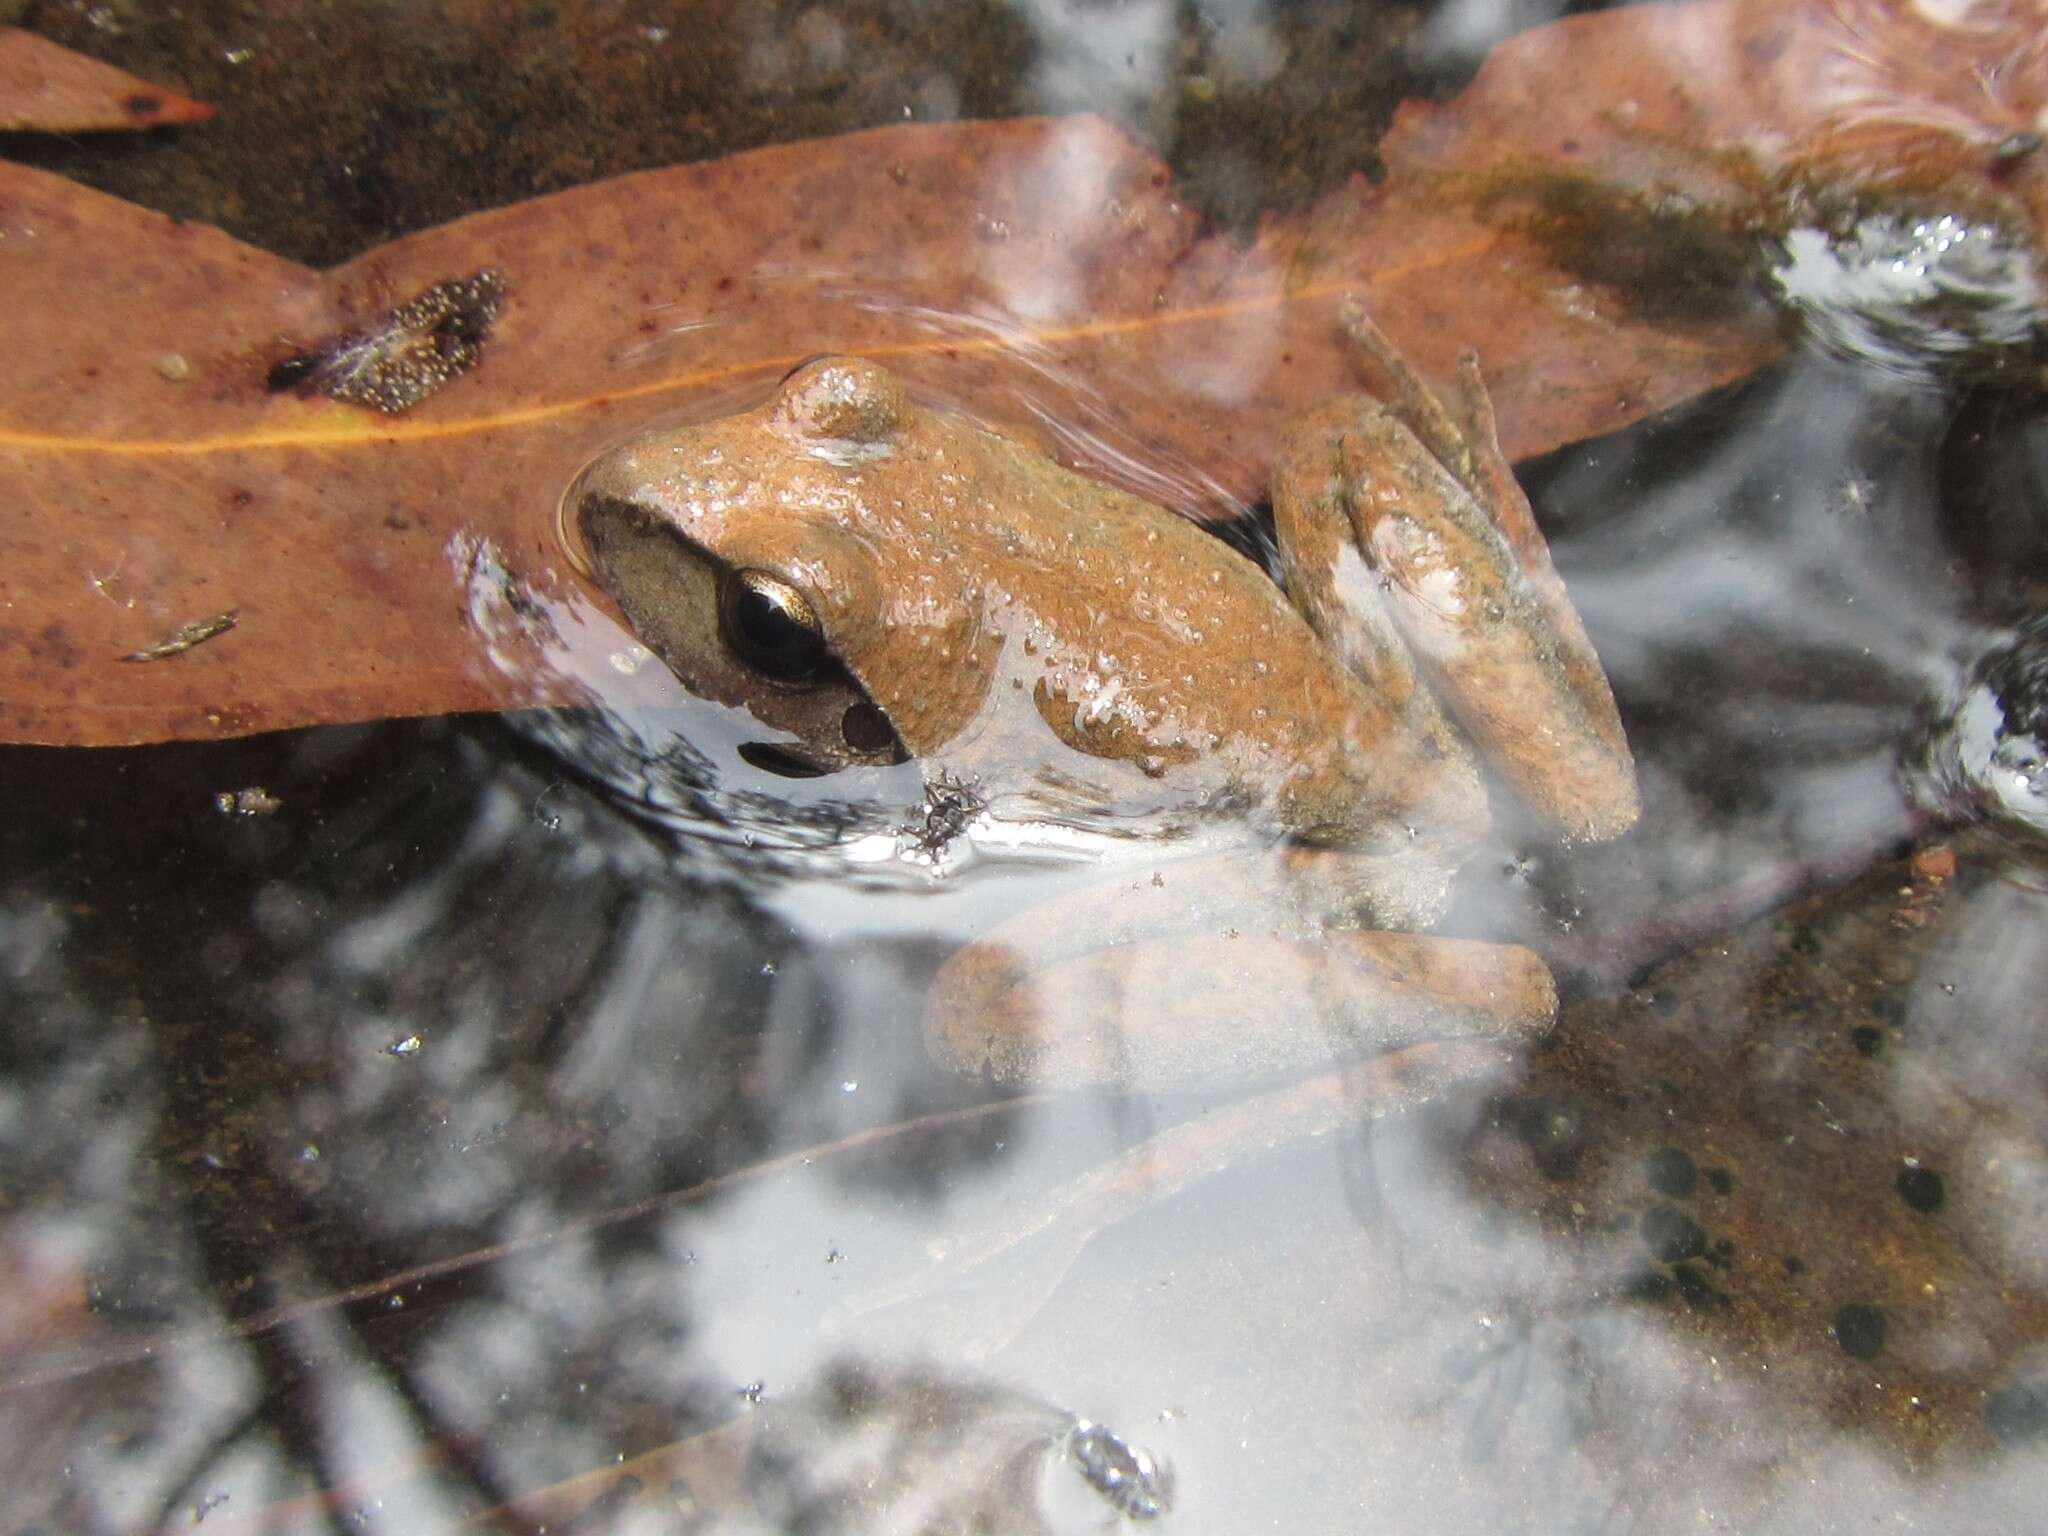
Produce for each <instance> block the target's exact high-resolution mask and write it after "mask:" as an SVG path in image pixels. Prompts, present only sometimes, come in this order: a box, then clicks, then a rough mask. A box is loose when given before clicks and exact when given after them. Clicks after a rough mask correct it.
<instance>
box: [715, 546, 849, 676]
mask: <svg viewBox="0 0 2048 1536" xmlns="http://www.w3.org/2000/svg"><path fill="white" fill-rule="evenodd" d="M718 615H719V622H720V624H721V625H722V627H723V628H724V630H725V643H726V644H727V645H729V646H731V647H732V652H733V654H734V655H735V656H737V657H738V658H739V659H740V660H741V661H742V662H743V663H745V664H746V665H747V666H749V667H751V668H753V669H754V670H755V671H756V672H759V673H760V674H761V675H762V676H763V677H768V678H773V679H774V680H775V681H776V682H779V683H796V682H802V681H804V680H805V679H806V678H809V677H810V676H811V675H812V674H814V673H815V672H816V671H817V670H818V669H819V667H820V666H822V665H823V664H824V662H825V661H826V660H827V658H828V657H829V656H830V654H831V653H830V652H829V651H828V650H827V649H826V647H825V631H824V628H823V626H821V625H820V624H819V622H818V613H817V610H816V609H815V608H813V607H812V606H811V600H810V599H809V598H808V597H805V596H804V595H803V593H801V592H799V591H798V590H797V589H796V588H795V587H793V586H791V585H790V584H789V583H788V582H786V581H784V580H783V579H782V578H781V577H780V576H777V575H776V574H774V572H772V571H756V570H740V571H729V572H727V573H726V576H725V579H724V580H723V581H722V582H720V583H719V588H718Z"/></svg>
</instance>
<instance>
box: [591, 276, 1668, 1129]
mask: <svg viewBox="0 0 2048 1536" xmlns="http://www.w3.org/2000/svg"><path fill="white" fill-rule="evenodd" d="M1345 321H1346V325H1347V327H1348V328H1349V329H1350V330H1351V332H1352V334H1353V336H1354V337H1355V338H1356V339H1357V340H1358V341H1359V343H1360V344H1361V345H1362V346H1363V347H1364V348H1365V349H1366V350H1367V351H1368V352H1370V353H1371V354H1372V355H1373V356H1374V357H1375V358H1376V360H1377V361H1378V363H1379V365H1380V367H1381V369H1382V370H1383V371H1384V372H1385V373H1386V375H1387V377H1388V378H1389V379H1390V380H1391V382H1392V385H1393V391H1392V392H1393V395H1394V400H1393V403H1391V404H1382V403H1380V402H1378V401H1375V400H1372V399H1370V398H1359V399H1351V400H1345V401H1341V402H1338V403H1334V404H1331V405H1328V406H1326V407H1323V408H1321V409H1319V410H1316V411H1314V412H1313V413H1312V414H1310V415H1308V416H1307V417H1306V418H1305V419H1303V420H1302V421H1300V422H1299V423H1298V424H1297V425H1296V426H1295V427H1294V428H1293V429H1292V430H1291V431H1290V432H1289V433H1288V435H1287V436H1286V439H1285V441H1284V443H1283V445H1282V447H1281V451H1280V453H1279V455H1278V458H1277V461H1276V468H1275V470H1274V475H1273V481H1272V501H1273V516H1274V523H1275V532H1276V535H1277V538H1278V542H1279V546H1280V552H1281V553H1280V561H1281V564H1282V567H1283V572H1284V580H1285V590H1284V591H1283V590H1282V588H1281V587H1280V586H1278V585H1276V584H1275V583H1274V582H1273V581H1272V580H1271V579H1270V578H1269V577H1268V575H1267V574H1266V572H1265V571H1264V570H1262V569H1261V568H1260V567H1259V566H1258V565H1256V564H1254V563H1253V562H1252V561H1251V560H1249V559H1247V558H1245V557H1244V556H1243V555H1241V554H1239V553H1237V552H1236V551H1235V550H1234V549H1232V548H1231V547H1229V546H1228V545H1227V544H1225V543H1224V542H1223V541H1221V540H1219V539H1217V538H1216V537H1214V536H1212V535H1211V534H1209V533H1208V532H1205V531H1204V530H1203V529H1201V528H1200V527H1198V526H1196V525H1195V524H1194V523H1192V522H1190V521H1188V520H1186V519H1184V518H1182V517H1180V516H1177V515H1175V514H1174V513H1171V512H1169V511H1166V510H1164V509H1162V508H1160V507H1156V506H1153V505H1150V504H1149V503H1147V502H1145V501H1144V500H1142V499H1140V498H1138V497H1136V496H1133V495H1131V494H1128V493H1127V492H1125V491H1122V490H1119V489H1116V488H1113V487H1111V486H1108V485H1105V484H1102V483H1099V482H1097V481H1095V480H1091V479H1089V478H1087V477H1085V476H1083V475H1080V474H1077V473H1075V472H1073V471H1071V470H1068V469H1065V468H1063V467H1061V466H1059V465H1057V464H1055V463H1053V462H1052V461H1051V460H1050V459H1048V458H1047V457H1045V456H1044V454H1042V453H1041V452H1039V451H1038V450H1037V449H1036V448H1034V447H1032V446H1029V445H1027V444H1025V443H1023V442H1021V441H1018V440H1016V439H1014V438H1012V437H1010V436H1007V435H1004V434H1002V433H999V432H996V431H993V430H990V429H989V428H987V427H984V426H982V425H979V424H977V423H976V422H974V421H971V420H969V419H966V418H965V417H963V416H960V415H957V414H954V413H952V412H949V411H946V410H942V409H938V408H934V407H929V406H925V405H921V404H919V403H916V402H914V401H913V400H912V399H911V398H910V397H909V396H908V395H907V394H906V392H905V389H904V387H903V385H902V383H901V382H900V381H899V380H898V379H897V378H896V377H895V376H894V375H892V374H891V373H890V372H888V371H887V370H886V369H884V368H882V367H881V366H879V365H877V364H875V363H873V362H869V361H864V360H861V359H858V358H850V357H826V358H820V359H817V360H814V361H812V362H809V363H806V364H804V365H803V366H801V367H799V368H797V369H796V370H794V371H793V372H792V373H790V374H789V375H788V377H786V378H785V379H784V380H783V381H782V383H781V385H780V387H779V388H778V389H777V390H776V391H775V394H774V397H773V398H772V399H770V400H769V401H768V402H767V403H766V404H765V405H763V406H761V407H760V408H759V409H757V410H753V411H749V412H746V413H743V414H740V415H734V416H729V417H725V418H723V419H720V420H716V421H709V422H705V423H702V424H701V425H696V426H690V427H685V428H681V429H677V430H670V431H661V432H656V433H651V434H649V435H646V436H642V437H640V438H637V439H635V440H633V441H630V442H628V443H626V444H624V445H623V446H621V447H618V448H616V449H614V450H612V451H610V452H608V453H606V454H605V455H604V456H602V457H601V458H599V459H597V460H596V461H595V462H593V463H592V464H590V465H589V466H588V467H586V468H585V469H584V471H583V472H582V474H581V475H580V476H579V477H578V479H577V481H576V482H575V484H574V485H573V486H572V487H571V489H570V492H569V499H568V502H567V504H566V505H567V509H568V510H569V511H570V512H571V513H572V514H573V516H574V518H575V520H576V525H577V528H578V529H579V531H580V535H581V538H582V541H583V544H584V549H585V553H586V556H587V559H588V563H589V565H590V568H591V569H592V571H593V573H594V574H595V576H596V578H597V580H598V581H599V582H601V583H602V585H603V586H604V588H605V590H606V591H607V592H608V593H609V594H610V595H611V597H612V598H613V599H614V600H615V601H616V602H617V604H618V606H619V607H620V608H621V609H623V610H624V612H625V614H626V617H627V618H628V620H629V621H630V622H631V624H632V625H633V627H634V628H635V630H636V631H637V632H638V633H639V635H640V637H641V639H642V640H644V641H645V642H646V644H647V645H648V646H649V647H650V648H651V649H652V650H653V651H654V653H655V654H656V655H658V656H659V657H660V658H661V659H662V660H663V661H664V662H666V663H667V664H668V666H669V667H670V668H671V669H672V670H673V671H674V672H675V673H676V674H677V675H678V676H679V677H680V678H681V679H682V680H683V682H684V683H685V684H686V685H687V686H689V687H690V688H691V689H692V690H693V691H696V692H698V693H700V694H704V695H706V696H708V697H711V698H714V699H719V700H722V701H725V702H729V703H731V702H743V703H744V704H745V705H746V706H747V707H748V708H749V709H750V710H751V711H752V712H753V713H754V715H755V716H756V717H757V718H758V719H759V720H760V721H761V722H762V723H764V724H765V725H767V726H769V727H771V728H773V730H774V731H775V732H776V734H777V736H778V739H777V741H776V742H775V743H774V744H772V745H767V746H762V747H759V748H757V749H755V750H756V753H757V754H758V755H757V757H756V759H755V760H756V761H758V762H760V763H762V764H764V765H766V766H771V767H777V768H779V769H781V770H782V771H785V772H792V773H796V772H801V773H823V772H830V771H833V770H836V769H840V768H844V767H847V766H850V765H855V764H862V763H875V762H888V761H900V760H901V759H902V758H903V757H905V756H906V755H908V756H910V757H914V758H916V759H918V760H920V761H921V762H922V763H923V764H925V765H926V771H927V782H945V783H948V784H964V785H969V786H972V788H973V790H974V792H975V793H976V794H977V795H978V796H980V797H981V798H983V799H985V800H987V801H988V802H990V803H991V804H992V805H995V806H997V807H1001V806H1002V804H1003V803H1004V800H1005V798H1006V797H1015V798H1016V799H1017V801H1018V803H1024V804H1034V805H1037V806H1039V807H1041V808H1043V807H1046V806H1054V807H1065V808H1067V809H1068V810H1070V811H1071V810H1074V809H1077V808H1087V809H1092V810H1096V811H1099V812H1102V813H1104V814H1125V815H1130V816H1133V817H1137V818H1140V819H1142V818H1144V817H1146V816H1153V817H1158V816H1160V815H1162V814H1163V813H1167V812H1172V813H1175V814H1177V815H1179V816H1180V818H1181V821H1182V823H1183V824H1188V823H1193V824H1202V825H1209V826H1213V825H1214V824H1217V823H1220V822H1223V821H1225V820H1228V821H1230V822H1232V823H1233V824H1234V825H1236V826H1237V827H1239V828H1240V829H1248V830H1246V832H1245V837H1244V841H1245V842H1246V843H1247V844H1248V846H1247V847H1244V848H1241V849H1240V850H1239V851H1238V852H1236V853H1221V854H1217V853H1206V854H1203V855H1202V856H1199V857H1190V858H1185V859H1175V860H1172V861H1167V860H1164V859H1162V860H1160V861H1158V862H1157V863H1156V864H1155V865H1154V866H1152V867H1150V868H1147V869H1144V870H1142V871H1141V872H1140V874H1139V877H1138V878H1137V879H1136V880H1135V881H1133V880H1132V879H1130V878H1128V877H1127V878H1123V879H1120V880H1117V881H1114V882H1111V883H1109V884H1105V885H1103V886H1101V887H1098V888H1096V889H1094V890H1091V891H1088V892H1084V893H1082V894H1081V895H1080V896H1078V897H1076V898H1073V899H1072V900H1062V901H1061V902H1059V903H1057V904H1054V905H1051V906H1045V907H1040V908H1037V909H1033V910H1028V911H1026V912H1024V913H1022V914H1020V915H1019V916H1017V917H1015V918H1013V919H1011V920H1010V921H1009V922H1007V923H1004V924H1002V925H1000V926H999V927H997V928H996V929H995V930H994V931H993V932H991V933H989V934H988V935H986V936H985V937H983V938H981V939H979V940H977V941H976V942H975V943H973V944H971V945H970V946H968V947H967V948H966V949H964V950H963V951H961V952H960V953H959V954H957V955H956V956H954V957H953V958H952V959H951V960H949V961H948V962H947V964H946V965H945V966H944V967H943V968H942V969H941V971H940V973H939V975H938V978H937V979H936V981H935V983H934V985H933V988H932V991H931V995H930V997H929V999H928V1002H927V1016H926V1040H927V1044H928V1046H929V1048H930V1049H931V1050H932V1051H933V1053H934V1054H935V1055H936V1056H937V1057H938V1058H939V1059H940V1060H941V1061H942V1062H944V1063H946V1064H947V1065H950V1066H952V1067H954V1068H956V1069H959V1070H963V1071H969V1072H986V1073H988V1074H990V1075H992V1076H994V1077H996V1078H999V1079H1002V1080H1005V1081H1033V1082H1040V1083H1080V1082H1091V1081H1096V1082H1115V1083H1135V1084H1140V1085H1143V1086H1149V1087H1159V1088H1165V1087H1176V1086H1178V1087H1191V1086H1210V1085H1218V1084H1224V1083H1229V1082H1233V1081H1243V1080H1246V1079H1251V1078H1257V1077H1260V1076H1264V1075H1268V1074H1275V1073H1280V1072H1285V1071H1291V1070H1301V1069H1305V1068H1308V1067H1311V1066H1322V1065H1328V1064H1330V1063H1331V1062H1332V1061H1333V1059H1343V1058H1346V1057H1352V1056H1359V1055H1363V1054H1365V1053H1368V1052H1372V1051H1375V1050H1380V1049H1385V1048H1388V1047H1390V1046H1394V1045H1400V1044H1406V1043H1409V1042H1414V1041H1419V1040H1424V1039H1430V1038H1440V1037H1448V1036H1468V1035H1491V1036H1514V1035H1518V1034H1534V1033H1540V1032H1541V1031H1542V1030H1544V1029H1546V1028H1548V1026H1549V1024H1550V1021H1551V1019H1552V1017H1553V1015H1554V1013H1555V1010H1556V991H1555V988H1554V986H1553V984H1552V981H1551V977H1550V973H1549V971H1548V969H1547V968H1546V967H1545V966H1544V964H1543V962H1542V961H1541V960H1540V959H1539V958H1538V957H1537V956H1536V955H1535V954H1533V953H1532V952H1530V951H1529V950H1527V949H1524V948H1521V947H1518V946H1514V945H1496V944H1487V943H1480V942H1476V941H1472V940H1464V939H1452V938H1439V937H1432V936H1429V935H1426V934H1421V933H1418V932H1417V931H1416V930H1419V929H1425V928H1427V927H1429V926H1430V925H1431V924H1433V923H1434V922H1435V921H1436V920H1437V918H1438V917H1439V916H1440V915H1441V913H1442V911H1443V909H1444V907H1445V904H1446V902H1447V899H1448V891H1449V885H1450V881H1451V878H1452V876H1453V875H1454V874H1455V873H1456V871H1457V869H1458V867H1459V866H1460V864H1461V863H1463V862H1464V860H1465V859H1466V858H1467V857H1468V856H1469V855H1470V854H1471V853H1472V852H1473V851H1474V850H1475V849H1476V848H1477V847H1478V845H1479V843H1480V841H1481V839H1482V837H1483V835H1484V834H1485V831H1486V829H1487V826H1488V811H1487V802H1486V792H1485V790H1484V788H1483V787H1482V782H1481V775H1480V770H1479V768H1478V766H1477V764H1476V763H1475V760H1474V755H1473V749H1474V748H1475V747H1476V748H1477V749H1478V751H1479V753H1480V754H1482V755H1483V756H1484V758H1485V759H1486V761H1487V762H1488V763H1489V764H1490V765H1491V767H1492V768H1493V769H1494V771H1495V772H1496V773H1497V774H1498V775H1499V776H1500V778H1501V779H1503V780H1504V781H1505V782H1506V783H1507V784H1508V785H1509V786H1510V787H1511V788H1512V789H1513V790H1514V791H1515V792H1516V793H1517V794H1518V795H1519V796H1520V797H1521V799H1522V800H1523V802H1524V803H1525V804H1526V805H1527V806H1528V807H1529V808H1530V809H1531V810H1532V811H1534V812H1535V813H1536V814H1537V815H1538V816H1539V817H1541V818H1542V819H1543V820H1544V821H1545V822H1546V823H1547V824H1549V825H1550V826H1551V827H1552V828H1553V829H1554V830H1555V831H1556V832H1557V833H1559V834H1561V835H1563V836H1566V837H1570V838H1578V839H1599V838H1607V837H1612V836H1614V835H1616V834H1618V833H1620V832H1622V831H1623V830H1625V829H1626V828H1627V827H1628V826H1629V825H1630V824H1631V823H1632V822H1633V821H1634V819H1635V816H1636V788H1635V771H1634V764H1633V762H1632V760H1631V757H1630V754H1629V749H1628V743H1627V740H1626V738H1625V737H1624V736H1623V734H1622V729H1621V725H1620V721H1619V719H1618V718H1617V716H1616V713H1615V709H1614V702H1613V699H1612V696H1611V695H1610V693H1609V691H1608V686H1607V679H1606V677H1605V675H1604V673H1603V672H1602V671H1601V668H1600V663H1599V660H1598V658H1597V657H1596V656H1595V655H1594V653H1593V649H1592V646H1591V644H1590V643H1589V642H1588V640H1587V638H1586V635H1585V632H1584V630H1583V629H1582V628H1581V626H1580V624H1579V620H1578V617H1577V615H1576V613H1575V612H1574V611H1573V609H1572V607H1571V604H1570V602H1569V600H1568V599H1567V598H1566V596H1565V593H1564V589H1563V586H1562V585H1561V583H1560V582H1559V581H1558V579H1557V577H1556V575H1555V574H1554V572H1553V570H1552V568H1551V565H1550V559H1549V553H1548V550H1547V549H1546V547H1545V545H1544V542H1543V538H1542V535H1541V534H1540V532H1539V531H1538V530H1537V527H1536V524H1535V520H1534V518H1533V516H1532V515H1531V513H1530V511H1529V506H1528V502H1527V500H1526V499H1525V498H1524V497H1523V496H1522V494H1521V492H1520V489H1519V488H1518V487H1517V486H1516V484H1515V481H1514V477H1513V475H1512V473H1511V472H1510V470H1509V469H1508V466H1507V464H1506V462H1505V460H1504V459H1503V458H1502V455H1501V453H1500V449H1499V447H1498V445H1497V442H1496V438H1495V433H1494V427H1493V421H1492V409H1491V406H1490V404H1489V402H1488V398H1487V395H1486V392H1485V387H1484V385H1483V384H1482V382H1481V381H1480V377H1479V373H1478V367H1477V364H1476V362H1475V361H1474V360H1473V359H1472V358H1470V357H1469V356H1468V357H1467V358H1466V359H1464V360H1463V363H1462V365H1461V390H1460V393H1461V395H1462V400H1461V401H1460V402H1459V405H1460V407H1461V410H1460V412H1459V414H1460V415H1462V417H1463V419H1462V420H1460V419H1458V416H1454V414H1453V412H1452V411H1451V409H1450V408H1448V407H1447V406H1446V405H1445V404H1443V403H1442V402H1440V401H1439V400H1438V399H1437V398H1436V397H1435V396H1434V395H1433V394H1432V393H1431V392H1430V391H1429V390H1428V389H1427V388H1426V387H1425V386H1424V385H1423V384H1422V383H1421V381H1420V380H1419V379H1418V378H1417V377H1416V376H1415V375H1414V374H1413V373H1412V372H1411V371H1410V370H1409V368H1408V367H1407V366H1406V364H1405V363H1404V362H1403V361H1402V360H1401V359H1400V357H1399V356H1398V355H1397V354H1395V352H1394V351H1393V349H1392V347H1391V346H1390V345H1389V344H1388V343H1387V342H1386V340H1385V339H1384V337H1382V336H1381V335H1380V333H1379V332H1378V331H1377V329H1376V328H1374V327H1373V326H1372V325H1371V323H1370V322H1369V321H1368V320H1366V319H1365V317H1364V316H1363V315H1362V314H1360V313H1359V312H1358V311H1357V310H1356V309H1355V307H1354V308H1347V311H1346V315H1345ZM939 776H943V779H941V778H940V777H939ZM1160 851H1161V852H1162V853H1163V852H1166V851H1168V850H1164V849H1162V850H1160Z"/></svg>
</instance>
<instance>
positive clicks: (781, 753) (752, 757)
mask: <svg viewBox="0 0 2048 1536" xmlns="http://www.w3.org/2000/svg"><path fill="white" fill-rule="evenodd" d="M738 751H739V756H740V761H741V762H743V763H745V764H746V765H747V766H748V767H749V768H758V769H760V770H761V771H762V772H763V773H772V774H775V775H776V776H777V777H779V778H784V779H822V778H824V777H825V775H826V774H828V773H831V772H833V771H834V770H833V769H832V768H831V767H830V766H827V765H826V764H823V763H814V762H812V761H811V760H810V759H809V758H807V757H802V756H799V755H798V754H797V753H795V752H792V751H790V750H789V748H787V747H785V746H780V745H778V744H776V743H774V742H768V741H743V742H741V743H740V744H739V748H738Z"/></svg>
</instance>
